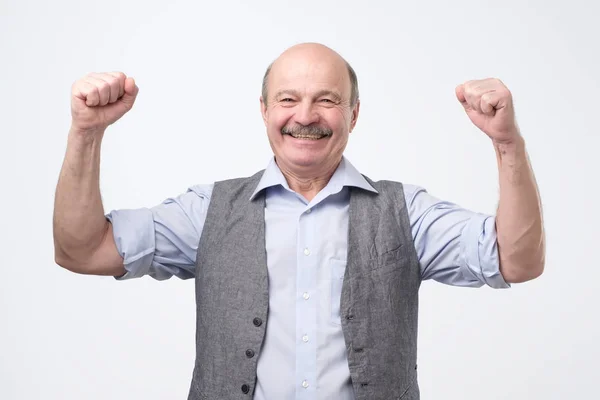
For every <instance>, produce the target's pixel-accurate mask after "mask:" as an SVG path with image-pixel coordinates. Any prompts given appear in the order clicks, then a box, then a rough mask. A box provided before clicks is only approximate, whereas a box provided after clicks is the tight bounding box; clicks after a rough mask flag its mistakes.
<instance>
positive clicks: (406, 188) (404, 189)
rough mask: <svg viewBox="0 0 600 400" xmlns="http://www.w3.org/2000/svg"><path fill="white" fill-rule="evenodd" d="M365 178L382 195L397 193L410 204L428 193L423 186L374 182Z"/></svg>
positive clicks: (396, 182) (390, 181)
mask: <svg viewBox="0 0 600 400" xmlns="http://www.w3.org/2000/svg"><path fill="white" fill-rule="evenodd" d="M365 178H366V179H367V181H368V182H369V183H370V184H371V185H372V186H373V188H374V189H375V190H377V191H378V192H380V193H381V192H383V193H384V194H392V193H393V192H396V193H398V194H402V195H403V196H404V199H405V200H406V203H408V204H410V203H412V202H413V201H414V199H415V198H416V197H418V196H419V195H420V194H426V193H427V190H426V189H425V188H424V187H423V186H419V185H415V184H412V183H403V182H399V181H393V180H379V181H373V180H371V179H369V178H368V177H366V176H365Z"/></svg>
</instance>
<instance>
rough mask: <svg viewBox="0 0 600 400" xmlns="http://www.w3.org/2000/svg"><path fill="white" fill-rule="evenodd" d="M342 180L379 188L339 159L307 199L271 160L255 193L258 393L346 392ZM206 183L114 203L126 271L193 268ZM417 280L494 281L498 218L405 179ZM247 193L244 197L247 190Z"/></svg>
mask: <svg viewBox="0 0 600 400" xmlns="http://www.w3.org/2000/svg"><path fill="white" fill-rule="evenodd" d="M349 187H359V188H362V189H365V190H370V191H374V192H376V190H375V189H374V188H373V187H372V186H371V185H370V184H369V183H368V182H367V180H366V179H365V178H364V177H363V176H362V175H361V174H360V173H359V172H358V171H357V170H356V169H355V168H354V167H353V166H352V164H350V162H349V161H348V160H347V159H346V158H343V159H342V162H341V163H340V165H339V167H338V168H337V170H336V171H335V173H334V175H333V176H332V177H331V179H330V181H329V182H328V184H327V186H326V187H325V188H324V189H323V190H321V191H320V192H319V193H318V194H317V196H315V198H313V199H312V200H311V201H310V202H309V201H307V200H306V199H305V198H304V197H303V196H301V195H300V194H298V193H295V192H294V191H293V190H291V189H290V188H289V186H288V184H287V182H286V180H285V178H284V176H283V174H282V173H281V171H280V170H279V168H278V167H277V164H276V163H275V161H274V159H271V162H270V163H269V165H268V167H267V168H266V169H265V172H264V174H263V176H262V178H261V180H260V182H259V184H258V186H257V188H256V191H255V192H254V194H253V196H255V195H256V194H258V193H259V192H260V191H263V190H265V191H266V205H265V246H266V251H267V268H268V274H269V320H268V323H267V328H266V329H267V330H266V337H265V341H264V345H263V348H262V349H261V352H260V355H259V359H258V366H257V375H258V381H257V386H256V391H255V396H254V398H255V399H259V400H266V399H268V400H270V399H296V400H301V399H341V400H346V399H347V400H349V399H353V398H354V396H353V392H352V385H351V380H350V372H349V370H348V362H347V358H346V348H345V344H344V337H343V333H342V328H341V321H340V309H339V306H340V295H341V289H342V278H343V276H344V271H345V268H346V255H347V247H348V244H347V240H348V221H349V214H348V209H349V203H350V191H349ZM212 188H213V185H196V186H193V187H191V188H189V189H188V191H187V192H186V193H183V194H181V195H179V196H178V197H176V198H169V199H167V200H165V201H164V202H163V203H162V204H160V205H158V206H156V207H153V208H151V209H147V208H143V209H137V210H116V211H112V212H111V213H110V214H108V215H107V217H108V219H109V220H110V221H111V222H112V224H113V232H114V237H115V241H116V244H117V249H118V250H119V252H120V254H121V255H122V256H123V258H124V260H125V261H124V265H125V269H126V271H127V272H126V274H125V275H123V276H122V277H118V278H117V279H120V280H123V279H129V278H135V277H141V276H144V275H149V276H151V277H153V278H155V279H158V280H163V279H168V278H170V277H171V276H177V277H179V278H182V279H188V278H192V277H194V270H195V262H196V251H197V249H198V244H199V241H200V235H201V233H202V228H203V225H204V221H205V218H206V212H207V209H208V205H209V202H210V197H211V193H212ZM404 192H405V198H406V205H407V209H408V214H409V219H410V225H411V231H412V236H413V241H414V245H415V249H416V250H417V255H418V257H419V261H420V265H421V271H422V277H423V279H424V280H425V279H434V280H436V281H439V282H442V283H446V284H450V285H454V286H469V287H480V286H482V285H484V284H486V285H488V286H490V287H493V288H507V287H510V285H508V284H507V283H506V282H505V281H504V279H503V277H502V275H501V273H500V270H499V262H498V250H497V242H496V229H495V218H494V217H493V216H489V215H484V214H480V213H475V212H472V211H469V210H465V209H463V208H461V207H459V206H457V205H455V204H453V203H450V202H446V201H441V200H439V199H436V198H435V197H433V196H431V195H429V194H428V193H427V192H426V191H425V190H424V189H423V188H421V187H418V186H414V185H408V184H405V185H404ZM249 201H250V199H249Z"/></svg>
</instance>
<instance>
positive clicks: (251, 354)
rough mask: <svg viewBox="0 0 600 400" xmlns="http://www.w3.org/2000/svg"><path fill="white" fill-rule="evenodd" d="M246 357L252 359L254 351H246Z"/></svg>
mask: <svg viewBox="0 0 600 400" xmlns="http://www.w3.org/2000/svg"><path fill="white" fill-rule="evenodd" d="M246 357H248V358H252V357H254V351H253V350H252V349H248V350H246Z"/></svg>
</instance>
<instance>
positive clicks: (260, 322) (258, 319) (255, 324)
mask: <svg viewBox="0 0 600 400" xmlns="http://www.w3.org/2000/svg"><path fill="white" fill-rule="evenodd" d="M252 322H254V326H261V325H262V319H260V318H258V317H257V318H254V320H253V321H252Z"/></svg>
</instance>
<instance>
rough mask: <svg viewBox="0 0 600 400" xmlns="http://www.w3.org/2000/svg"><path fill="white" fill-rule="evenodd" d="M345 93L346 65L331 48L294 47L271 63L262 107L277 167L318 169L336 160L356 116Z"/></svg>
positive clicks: (348, 92) (327, 167) (347, 89)
mask: <svg viewBox="0 0 600 400" xmlns="http://www.w3.org/2000/svg"><path fill="white" fill-rule="evenodd" d="M350 95H351V88H350V78H349V75H348V70H347V68H346V65H345V63H344V61H343V60H342V59H341V58H340V57H339V56H337V55H336V54H334V53H333V54H332V52H331V51H330V50H327V49H317V50H312V51H311V50H310V49H309V50H306V49H304V50H299V51H295V52H292V53H291V54H284V55H282V56H281V57H280V58H279V59H278V60H277V61H276V62H275V63H274V64H273V67H272V69H271V72H270V74H269V79H268V97H267V99H263V98H261V109H262V115H263V120H264V122H265V126H266V128H267V135H268V137H269V142H270V144H271V148H272V149H273V153H274V154H275V157H276V160H277V164H278V165H279V167H280V168H282V169H286V170H288V171H291V172H294V171H298V172H315V173H317V174H318V173H319V172H320V171H322V172H326V171H329V170H330V169H331V168H334V167H335V166H336V165H337V163H339V161H340V160H341V157H342V153H343V152H344V149H345V147H346V144H347V142H348V136H349V133H350V132H351V131H352V129H353V128H354V126H355V124H356V119H357V117H358V110H359V104H355V105H354V106H352V105H351V104H350Z"/></svg>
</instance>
